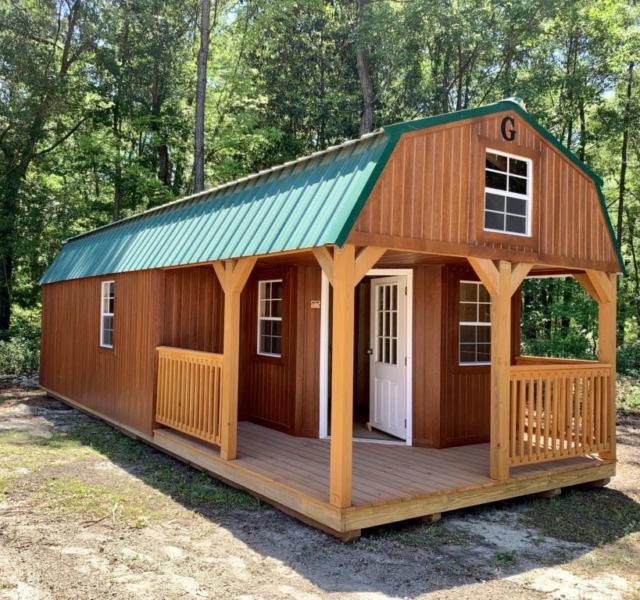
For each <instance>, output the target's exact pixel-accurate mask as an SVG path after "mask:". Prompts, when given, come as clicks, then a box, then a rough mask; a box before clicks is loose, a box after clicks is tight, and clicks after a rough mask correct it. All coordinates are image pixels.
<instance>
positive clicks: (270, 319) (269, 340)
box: [258, 279, 282, 356]
mask: <svg viewBox="0 0 640 600" xmlns="http://www.w3.org/2000/svg"><path fill="white" fill-rule="evenodd" d="M258 354H263V355H266V356H282V280H281V279H278V280H272V281H260V282H259V284H258Z"/></svg>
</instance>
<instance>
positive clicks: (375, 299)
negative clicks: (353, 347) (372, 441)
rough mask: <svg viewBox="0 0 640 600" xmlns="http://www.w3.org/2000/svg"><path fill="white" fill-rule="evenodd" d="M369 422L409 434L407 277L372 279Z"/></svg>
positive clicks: (403, 436) (390, 431)
mask: <svg viewBox="0 0 640 600" xmlns="http://www.w3.org/2000/svg"><path fill="white" fill-rule="evenodd" d="M369 353H370V354H371V374H370V382H371V388H370V400H369V422H370V423H371V426H372V427H375V428H376V429H379V430H380V431H384V432H386V433H388V434H390V435H393V436H395V437H397V438H400V439H403V440H404V439H406V437H407V397H406V393H407V392H406V390H407V364H406V363H407V278H406V276H405V275H399V276H395V277H381V278H379V279H372V280H371V346H370V351H369Z"/></svg>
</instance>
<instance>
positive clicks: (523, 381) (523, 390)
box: [518, 375, 529, 463]
mask: <svg viewBox="0 0 640 600" xmlns="http://www.w3.org/2000/svg"><path fill="white" fill-rule="evenodd" d="M528 384H529V381H528V380H527V376H526V375H523V376H521V377H520V398H519V400H520V402H519V407H518V412H519V415H520V423H519V433H518V440H519V445H520V448H519V452H518V458H519V460H518V462H520V463H523V462H524V457H525V439H524V436H525V428H526V423H525V418H526V404H527V394H528V390H529V385H528Z"/></svg>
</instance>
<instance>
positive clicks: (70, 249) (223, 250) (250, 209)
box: [40, 100, 624, 284]
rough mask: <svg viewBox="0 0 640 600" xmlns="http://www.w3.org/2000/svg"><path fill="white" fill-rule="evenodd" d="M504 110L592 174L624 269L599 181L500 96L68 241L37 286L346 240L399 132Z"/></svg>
mask: <svg viewBox="0 0 640 600" xmlns="http://www.w3.org/2000/svg"><path fill="white" fill-rule="evenodd" d="M506 110H513V111H515V112H517V113H518V114H519V115H520V116H521V117H522V118H523V119H525V120H526V121H527V122H528V123H529V124H530V125H532V126H533V127H534V128H535V129H536V130H537V131H538V132H539V133H540V134H541V135H542V136H544V137H545V138H546V139H547V140H548V141H549V142H550V143H551V144H552V145H554V146H555V147H556V148H557V149H558V150H559V151H560V152H562V153H563V154H564V155H565V156H567V157H568V158H569V159H570V160H571V161H572V162H573V163H575V164H576V165H577V166H578V167H579V168H580V169H581V170H582V171H584V172H585V173H586V174H587V175H588V176H589V177H591V178H592V179H593V180H594V182H595V184H596V187H597V188H598V191H599V195H600V201H601V204H602V210H603V212H604V216H605V220H606V222H607V224H608V227H609V232H610V234H611V240H612V242H613V244H614V247H615V248H616V252H617V253H618V260H619V262H620V266H621V268H622V269H623V271H624V264H623V262H622V257H621V256H620V250H619V248H618V246H617V244H616V241H615V236H614V235H613V228H612V226H611V221H610V220H609V215H608V213H607V209H606V205H605V204H604V197H603V196H602V193H601V191H600V186H601V183H602V182H601V180H600V178H599V177H598V176H597V175H595V173H593V172H592V171H591V170H590V169H589V168H588V167H587V166H586V165H584V164H583V163H582V162H581V161H580V160H578V158H577V157H576V156H575V155H574V154H573V153H571V152H570V151H569V150H567V149H566V148H565V147H564V146H562V144H560V143H559V142H558V141H557V140H556V139H555V138H554V137H553V136H552V135H551V134H550V133H549V132H548V131H546V130H545V129H544V128H542V127H541V126H540V125H539V124H538V123H537V121H535V119H533V117H531V115H529V114H528V113H527V112H526V111H525V110H523V109H522V108H521V106H520V104H519V102H518V101H517V100H503V101H502V102H497V103H495V104H490V105H488V106H483V107H480V108H475V109H469V110H463V111H458V112H454V113H448V114H445V115H438V116H435V117H428V118H425V119H418V120H415V121H409V122H406V123H398V124H395V125H391V126H389V127H385V128H384V130H379V131H377V132H374V133H373V134H371V135H369V136H365V137H363V138H360V139H359V140H354V141H351V142H347V143H345V144H343V145H341V146H337V147H335V148H331V149H328V150H326V151H324V152H319V153H317V154H315V155H312V156H310V157H307V158H303V159H299V160H297V161H292V162H290V163H286V164H284V165H281V166H279V167H274V168H273V169H269V170H267V171H263V172H261V173H258V174H256V175H253V176H250V177H246V178H243V179H240V180H238V181H234V182H231V183H229V184H225V185H223V186H220V187H218V188H214V189H213V190H209V191H206V192H203V193H201V194H196V195H194V196H190V197H187V198H184V199H182V200H177V201H175V202H171V203H169V204H165V205H163V206H160V207H158V208H155V209H151V210H148V211H146V212H143V213H140V214H137V215H133V216H132V217H128V218H126V219H123V220H121V221H117V222H115V223H111V224H109V225H105V226H104V227H100V228H98V229H94V230H93V231H89V232H87V233H85V234H82V235H79V236H76V237H74V238H70V239H69V240H67V242H66V244H65V245H64V247H63V248H62V250H61V252H60V253H59V254H58V256H57V257H56V259H55V260H54V261H53V263H52V264H51V266H50V267H49V269H48V270H47V272H46V273H45V275H44V277H43V278H42V280H41V282H40V283H42V284H45V283H53V282H56V281H64V280H67V279H78V278H82V277H91V276H96V275H106V274H109V273H119V272H126V271H138V270H142V269H152V268H160V267H171V266H176V265H188V264H196V263H203V262H211V261H214V260H223V259H228V258H240V257H243V256H255V255H266V254H272V253H278V252H284V251H287V250H297V249H302V248H313V247H317V246H323V245H326V244H337V245H339V246H342V245H343V244H344V243H345V242H346V240H347V237H348V235H349V233H350V232H351V229H352V228H353V225H354V223H355V222H356V220H357V218H358V216H359V215H360V213H361V211H362V209H363V208H364V205H365V203H366V201H367V198H368V197H369V195H370V193H371V190H372V189H373V186H374V185H375V184H376V182H377V180H378V178H379V176H380V174H381V173H382V170H383V169H384V167H385V166H386V164H387V161H388V159H389V157H390V155H391V153H392V152H393V150H394V148H395V147H396V145H397V143H398V140H399V139H400V136H401V135H402V134H403V133H406V132H408V131H413V130H417V129H426V128H429V127H434V126H436V125H441V124H444V123H452V122H456V121H462V120H464V119H470V118H475V117H479V116H484V115H490V114H493V113H497V112H503V111H506Z"/></svg>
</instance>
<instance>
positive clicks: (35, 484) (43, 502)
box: [0, 383, 640, 600]
mask: <svg viewBox="0 0 640 600" xmlns="http://www.w3.org/2000/svg"><path fill="white" fill-rule="evenodd" d="M619 432H620V446H619V457H620V464H619V469H618V472H619V475H618V477H616V478H615V480H613V481H612V482H611V484H610V485H609V486H608V487H607V488H602V489H596V488H592V487H584V488H580V489H576V490H571V491H565V492H564V493H563V494H562V495H561V496H559V497H557V498H554V499H551V500H549V499H547V500H543V499H540V498H525V499H520V500H517V501H511V502H504V503H500V504H494V505H490V506H486V507H482V508H476V509H473V510H466V511H455V512H452V513H448V514H446V515H444V516H443V519H442V521H441V522H440V523H437V524H435V525H431V526H425V525H422V524H418V523H404V524H399V525H396V526H392V527H384V528H379V529H374V530H368V531H366V532H364V535H363V537H362V538H361V539H360V540H358V541H357V542H355V543H353V544H349V545H344V544H342V543H340V542H338V541H336V540H334V539H332V538H330V537H328V536H327V535H325V534H323V533H320V532H318V531H315V530H314V529H311V528H309V527H307V526H305V525H302V524H301V523H299V522H297V521H296V520H294V519H292V518H290V517H288V516H286V515H284V514H282V513H280V512H279V511H277V510H274V509H272V508H270V507H269V506H267V505H265V504H264V503H259V502H258V501H257V500H255V499H253V498H252V497H250V496H247V495H246V494H244V493H242V492H239V491H236V490H232V489H231V488H228V487H226V486H224V485H222V484H220V483H218V482H216V481H215V480H214V479H212V478H210V477H209V476H207V475H205V474H203V473H200V472H198V471H196V470H194V469H192V468H190V467H188V466H186V465H183V464H182V463H180V462H178V461H176V460H174V459H172V458H170V457H167V456H165V455H163V454H161V453H159V452H157V451H155V450H153V449H152V448H149V447H148V446H146V445H144V444H142V443H139V442H137V441H135V440H131V439H130V438H128V437H126V436H124V435H122V434H120V433H118V432H116V431H115V430H113V429H112V428H110V427H108V426H106V425H104V424H102V423H100V422H98V421H96V420H94V419H92V418H90V417H88V416H86V415H83V414H81V413H79V412H78V411H76V410H73V409H70V408H69V407H67V406H66V405H64V404H62V403H60V402H58V401H56V400H54V399H52V398H49V397H47V396H46V395H44V394H43V393H42V392H38V391H35V392H26V391H23V390H19V389H15V388H13V387H10V385H9V384H6V383H5V384H2V383H0V598H2V599H4V598H8V599H12V600H18V599H20V600H40V599H45V598H46V599H49V598H54V599H67V598H69V599H71V598H74V599H75V598H77V599H83V600H88V599H94V598H96V599H97V598H118V599H120V598H123V599H124V598H135V599H151V598H153V599H162V598H167V599H174V598H216V599H218V598H220V599H226V598H234V599H239V600H258V599H272V598H294V599H300V600H311V599H325V598H332V599H333V598H348V599H352V600H356V599H358V600H378V599H383V598H411V599H414V598H433V599H436V598H437V599H454V598H455V599H456V600H458V599H460V600H462V599H465V598H469V599H471V598H473V599H474V600H489V599H500V598H509V599H513V600H516V599H539V598H546V599H560V598H563V599H566V600H605V599H606V600H615V599H618V598H619V599H623V598H640V533H639V532H640V418H638V417H637V416H633V415H626V416H621V417H620V422H619Z"/></svg>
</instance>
